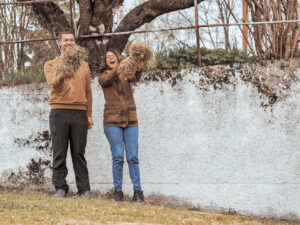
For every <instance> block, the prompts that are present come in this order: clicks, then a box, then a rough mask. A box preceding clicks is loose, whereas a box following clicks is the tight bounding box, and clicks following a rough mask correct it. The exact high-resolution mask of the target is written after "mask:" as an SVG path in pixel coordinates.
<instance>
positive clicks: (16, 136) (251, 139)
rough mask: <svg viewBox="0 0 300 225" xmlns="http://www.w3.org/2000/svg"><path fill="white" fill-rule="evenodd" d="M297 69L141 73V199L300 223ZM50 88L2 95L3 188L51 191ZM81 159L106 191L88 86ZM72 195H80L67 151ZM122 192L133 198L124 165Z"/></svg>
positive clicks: (105, 162) (98, 101) (97, 115)
mask: <svg viewBox="0 0 300 225" xmlns="http://www.w3.org/2000/svg"><path fill="white" fill-rule="evenodd" d="M299 67H300V63H299V60H298V61H297V60H294V61H291V62H282V63H281V62H276V63H275V64H272V63H270V62H269V63H266V65H259V64H251V65H250V64H249V65H247V64H245V65H234V66H232V67H230V66H216V67H208V68H203V69H192V70H189V69H187V70H182V71H179V72H172V73H171V72H166V73H164V74H161V73H158V72H157V73H156V74H155V73H154V74H146V75H145V77H144V82H142V83H140V84H138V85H137V86H135V87H134V95H135V99H136V104H137V108H138V116H139V123H140V127H139V129H140V136H139V148H140V164H141V177H142V184H143V189H144V192H145V194H146V196H147V195H149V194H151V193H156V194H163V195H166V196H176V197H178V198H181V199H183V200H184V201H187V202H191V203H192V204H194V205H195V206H201V207H202V208H208V209H218V210H228V209H233V210H235V211H237V212H238V213H242V214H248V215H261V216H267V217H270V216H275V217H279V218H287V219H295V220H299V219H300V147H299V146H300V138H299V137H300V126H299V125H300V121H299V120H300V83H299V77H300V69H299ZM48 94H49V88H48V87H47V85H46V84H40V85H28V86H17V87H5V88H1V89H0V115H1V116H0V136H1V138H0V154H1V157H0V173H1V174H2V175H1V183H2V185H3V184H15V185H20V184H21V185H22V184H23V185H24V184H25V185H28V183H31V184H35V185H39V186H43V187H46V188H47V187H52V186H51V182H50V178H51V169H49V168H48V167H49V165H50V164H51V163H50V160H51V156H50V155H51V152H50V150H49V149H50V137H49V133H48V130H49V127H48V114H49V110H50V109H49V106H48V103H47V99H48ZM93 98H94V105H93V118H94V123H95V125H94V127H93V129H92V130H90V131H89V134H88V145H87V153H86V157H87V161H88V167H89V172H90V180H91V185H92V188H93V189H94V190H100V191H103V192H105V191H108V190H109V189H110V188H112V175H111V154H110V149H109V145H108V142H107V140H106V138H105V136H104V134H103V126H102V112H103V105H104V98H103V94H102V90H101V88H100V87H99V86H98V84H97V83H96V80H95V81H94V82H93ZM68 160H69V161H68V167H69V171H70V173H69V175H68V181H69V183H70V184H71V188H72V189H73V190H74V191H76V186H75V183H74V174H73V170H72V164H71V163H70V154H69V155H68ZM124 178H125V180H124V191H125V192H126V193H128V194H132V186H131V183H130V180H129V175H128V167H127V164H125V165H124Z"/></svg>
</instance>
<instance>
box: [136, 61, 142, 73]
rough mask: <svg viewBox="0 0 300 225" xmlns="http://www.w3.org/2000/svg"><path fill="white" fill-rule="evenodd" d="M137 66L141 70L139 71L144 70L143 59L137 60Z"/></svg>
mask: <svg viewBox="0 0 300 225" xmlns="http://www.w3.org/2000/svg"><path fill="white" fill-rule="evenodd" d="M136 68H137V71H139V72H140V71H142V70H143V61H142V60H140V61H138V62H137V65H136Z"/></svg>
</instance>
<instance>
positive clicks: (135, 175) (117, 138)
mask: <svg viewBox="0 0 300 225" xmlns="http://www.w3.org/2000/svg"><path fill="white" fill-rule="evenodd" d="M104 133H105V135H106V137H107V140H108V142H109V144H110V148H111V152H112V158H113V166H112V173H113V180H114V188H115V190H122V180H123V164H124V146H125V150H126V159H127V163H128V166H129V174H130V179H131V182H132V184H133V189H134V190H141V181H140V168H139V159H138V126H134V127H126V128H122V127H117V126H108V127H104Z"/></svg>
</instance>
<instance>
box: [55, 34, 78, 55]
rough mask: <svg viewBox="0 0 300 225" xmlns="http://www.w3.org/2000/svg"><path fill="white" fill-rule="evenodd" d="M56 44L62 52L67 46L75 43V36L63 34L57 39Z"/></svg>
mask: <svg viewBox="0 0 300 225" xmlns="http://www.w3.org/2000/svg"><path fill="white" fill-rule="evenodd" d="M58 44H59V46H60V47H61V50H62V52H65V51H67V50H68V48H70V47H72V46H74V45H75V37H74V35H73V34H63V35H62V36H61V39H60V40H59V41H58Z"/></svg>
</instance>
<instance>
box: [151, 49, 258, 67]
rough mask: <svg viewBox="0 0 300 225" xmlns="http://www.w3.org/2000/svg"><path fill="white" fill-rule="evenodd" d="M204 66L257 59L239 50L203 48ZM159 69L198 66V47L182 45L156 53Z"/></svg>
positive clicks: (202, 58)
mask: <svg viewBox="0 0 300 225" xmlns="http://www.w3.org/2000/svg"><path fill="white" fill-rule="evenodd" d="M201 56H202V57H201V60H202V66H211V65H218V64H231V63H243V62H249V61H255V60H257V58H256V57H254V56H248V55H244V54H243V53H242V52H241V51H239V50H233V51H230V52H228V51H226V50H225V49H220V48H219V49H207V48H201ZM156 62H157V65H156V67H157V69H159V70H166V69H168V70H172V69H179V68H184V67H197V66H198V51H197V48H196V47H180V48H175V49H172V50H168V51H167V50H164V51H161V52H159V53H157V54H156Z"/></svg>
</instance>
